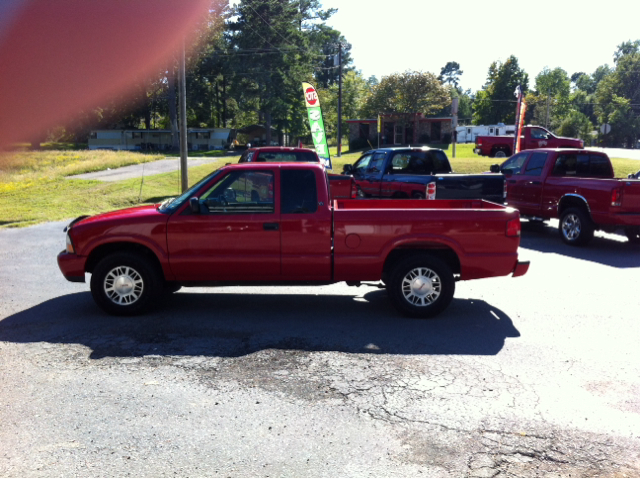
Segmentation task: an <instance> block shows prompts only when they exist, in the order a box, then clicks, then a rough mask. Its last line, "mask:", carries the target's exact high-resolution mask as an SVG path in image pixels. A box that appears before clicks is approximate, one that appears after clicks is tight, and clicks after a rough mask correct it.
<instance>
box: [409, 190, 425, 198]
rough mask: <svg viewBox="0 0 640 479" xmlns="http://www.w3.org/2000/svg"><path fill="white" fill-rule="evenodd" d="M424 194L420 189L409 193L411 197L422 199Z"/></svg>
mask: <svg viewBox="0 0 640 479" xmlns="http://www.w3.org/2000/svg"><path fill="white" fill-rule="evenodd" d="M424 196H425V195H424V193H421V192H420V191H414V192H413V193H411V198H413V199H414V200H424Z"/></svg>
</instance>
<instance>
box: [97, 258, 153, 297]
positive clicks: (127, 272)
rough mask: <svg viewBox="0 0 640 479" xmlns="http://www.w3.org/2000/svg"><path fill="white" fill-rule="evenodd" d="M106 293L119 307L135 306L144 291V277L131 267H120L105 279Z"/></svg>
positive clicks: (110, 272)
mask: <svg viewBox="0 0 640 479" xmlns="http://www.w3.org/2000/svg"><path fill="white" fill-rule="evenodd" d="M103 287H104V292H105V294H106V295H107V298H109V299H110V300H111V301H113V302H114V303H115V304H119V305H128V304H133V303H135V302H136V301H138V300H139V299H140V296H142V291H143V290H144V281H143V280H142V276H141V275H140V273H138V272H137V271H136V270H135V269H133V268H131V267H130V266H118V267H116V268H113V269H112V270H111V271H109V272H108V273H107V275H106V276H105V278H104V286H103Z"/></svg>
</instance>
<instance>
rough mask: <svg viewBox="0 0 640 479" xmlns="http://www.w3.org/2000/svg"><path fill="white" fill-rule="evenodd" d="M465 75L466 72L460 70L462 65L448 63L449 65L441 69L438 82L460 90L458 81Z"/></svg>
mask: <svg viewBox="0 0 640 479" xmlns="http://www.w3.org/2000/svg"><path fill="white" fill-rule="evenodd" d="M463 73H464V72H463V71H462V70H460V64H459V63H458V62H447V64H446V65H445V66H443V67H442V68H441V69H440V76H439V77H438V80H440V81H441V82H442V83H448V84H449V85H452V86H454V87H455V88H458V80H459V79H460V75H462V74H463Z"/></svg>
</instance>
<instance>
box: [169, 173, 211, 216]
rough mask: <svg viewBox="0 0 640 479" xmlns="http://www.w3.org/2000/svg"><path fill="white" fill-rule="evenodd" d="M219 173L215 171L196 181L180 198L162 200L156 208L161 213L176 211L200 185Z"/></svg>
mask: <svg viewBox="0 0 640 479" xmlns="http://www.w3.org/2000/svg"><path fill="white" fill-rule="evenodd" d="M219 173H220V170H216V171H214V172H213V173H211V174H210V175H207V176H205V177H204V178H202V179H201V180H200V181H198V182H197V183H196V184H195V185H193V186H192V187H191V188H189V189H188V190H187V191H185V192H184V193H182V194H181V195H180V196H178V197H176V198H168V199H166V200H164V201H163V202H162V203H161V204H160V206H159V207H158V211H160V212H161V213H172V212H173V211H175V210H176V209H178V208H179V207H180V205H181V204H182V203H183V202H184V201H185V200H187V199H188V198H190V197H191V196H192V195H193V194H195V192H196V191H198V190H199V189H200V187H201V186H202V185H204V184H205V183H207V182H208V181H209V180H211V179H212V178H215V177H216V176H217V175H218V174H219Z"/></svg>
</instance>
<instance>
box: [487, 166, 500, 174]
mask: <svg viewBox="0 0 640 479" xmlns="http://www.w3.org/2000/svg"><path fill="white" fill-rule="evenodd" d="M489 171H490V172H491V173H500V165H491V166H490V167H489Z"/></svg>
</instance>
